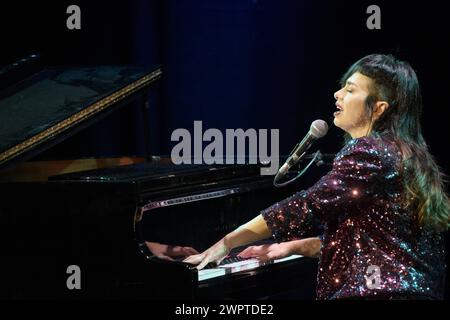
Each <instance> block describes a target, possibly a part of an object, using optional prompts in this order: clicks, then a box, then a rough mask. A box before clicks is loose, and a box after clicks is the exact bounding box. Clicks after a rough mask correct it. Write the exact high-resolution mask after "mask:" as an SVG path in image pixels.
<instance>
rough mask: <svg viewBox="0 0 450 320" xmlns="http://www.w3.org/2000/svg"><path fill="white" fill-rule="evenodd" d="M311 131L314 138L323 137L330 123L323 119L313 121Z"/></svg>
mask: <svg viewBox="0 0 450 320" xmlns="http://www.w3.org/2000/svg"><path fill="white" fill-rule="evenodd" d="M309 131H310V132H311V134H312V135H313V136H314V138H322V137H323V136H324V135H326V134H327V132H328V124H327V123H326V122H325V121H323V120H315V121H313V123H311V127H310V128H309Z"/></svg>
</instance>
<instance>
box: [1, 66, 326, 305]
mask: <svg viewBox="0 0 450 320" xmlns="http://www.w3.org/2000/svg"><path fill="white" fill-rule="evenodd" d="M160 76H161V69H160V68H159V67H157V68H155V69H153V70H150V71H142V70H137V69H134V68H125V67H123V68H119V67H96V68H93V67H91V68H88V69H80V68H72V69H66V70H44V71H43V72H40V73H39V74H38V75H33V76H32V77H31V78H30V79H27V81H29V82H27V81H25V82H22V83H20V84H19V85H17V86H13V87H9V88H7V90H5V91H3V92H2V95H1V99H0V106H1V107H2V110H0V115H1V116H2V117H8V119H5V118H2V119H1V121H2V123H4V124H5V125H8V123H12V125H10V126H9V127H8V128H5V129H4V128H2V129H1V130H2V131H3V132H2V136H3V137H6V136H9V138H10V139H9V140H4V143H3V145H2V150H1V159H0V165H1V166H2V171H1V172H0V180H1V182H0V192H1V195H2V201H1V202H0V240H1V254H0V259H1V261H2V263H1V267H0V277H1V278H0V279H1V280H0V282H1V283H2V286H1V289H0V296H1V298H3V299H5V298H6V299H55V298H61V299H72V298H73V299H80V298H81V299H82V298H89V299H92V298H94V299H109V298H112V299H114V298H128V299H180V298H181V299H211V298H217V299H242V298H250V299H265V298H277V297H278V298H283V297H284V298H285V297H291V298H292V297H295V298H300V299H313V298H314V287H315V281H316V276H315V274H316V267H317V261H316V260H315V259H313V258H307V257H292V258H290V259H287V260H283V261H274V262H271V263H268V264H264V265H261V264H258V263H255V262H252V263H247V264H245V263H244V265H239V264H237V265H233V262H230V265H229V266H228V265H224V266H221V267H217V268H215V267H214V268H208V269H206V270H203V271H200V272H199V271H197V270H196V269H195V268H193V267H192V266H190V265H187V264H185V263H183V262H182V261H165V260H163V259H160V258H158V257H156V256H155V255H154V254H153V253H152V252H151V251H150V250H148V247H147V245H146V243H147V242H154V241H157V242H160V243H164V244H167V245H174V246H175V245H182V246H191V247H194V248H195V249H196V250H198V251H201V250H204V249H206V248H207V247H209V246H210V245H211V244H213V243H214V242H215V241H217V240H218V239H219V238H220V237H222V236H223V235H225V234H226V233H227V232H229V231H231V230H233V229H235V228H236V227H238V226H239V225H241V224H242V223H243V222H246V221H247V220H249V219H251V218H252V217H254V216H255V215H256V214H257V213H258V211H259V210H261V209H263V208H265V207H267V206H269V205H271V204H272V203H274V202H276V201H279V200H281V199H283V198H285V197H287V196H289V195H290V194H292V193H294V192H295V191H296V190H298V188H299V185H298V184H292V185H291V186H289V187H286V188H275V187H273V185H272V177H271V176H262V175H261V174H260V167H259V166H258V165H213V166H207V165H179V166H176V165H173V164H172V163H171V161H170V159H168V158H159V157H153V158H151V157H150V158H146V159H143V158H135V157H127V158H120V159H101V160H99V159H94V160H93V159H71V160H67V161H65V162H64V161H47V162H45V163H43V162H37V163H33V162H32V161H30V160H29V159H32V157H33V156H35V155H37V154H39V153H41V152H43V151H44V150H46V149H48V148H50V147H52V146H54V145H57V144H61V143H64V142H65V140H66V139H67V138H68V137H70V136H72V135H74V134H76V132H78V131H80V130H83V128H86V127H88V126H92V125H94V124H95V123H96V122H97V121H98V120H99V119H101V118H102V117H105V116H107V115H108V114H109V113H110V112H112V111H114V110H115V109H117V108H119V107H120V106H126V105H127V103H129V102H130V101H132V100H133V99H142V101H144V100H145V99H143V98H142V97H143V96H145V94H146V91H147V90H148V89H149V87H150V85H151V84H152V83H153V82H155V81H156V80H157V79H158V78H159V77H160ZM86 78H87V79H88V80H86ZM108 79H109V80H108ZM44 82H45V83H44ZM40 86H41V87H40ZM86 87H87V88H88V89H90V91H88V90H87V88H86ZM45 88H47V89H48V88H52V90H54V92H49V91H48V90H47V91H45ZM58 88H60V89H61V91H59V92H58ZM82 89H84V90H85V91H83V90H82ZM42 90H44V91H45V92H42ZM64 90H66V91H64ZM80 90H81V93H80ZM83 94H84V95H85V96H84V99H80V96H82V95H83ZM27 95H31V96H27ZM32 95H35V96H32ZM20 96H22V98H20ZM23 97H25V98H23ZM75 97H78V98H75ZM71 98H72V99H71ZM14 99H16V100H14ZM27 99H28V101H35V102H36V103H37V104H36V106H40V107H42V106H44V105H48V104H49V103H52V102H55V101H56V102H58V103H59V104H58V103H54V104H53V105H52V107H53V108H54V109H52V110H50V111H51V112H50V111H49V112H48V115H51V116H52V117H51V119H50V118H49V119H47V120H48V121H45V116H46V114H45V113H40V112H38V111H37V113H38V114H37V115H36V116H35V117H34V119H33V118H29V119H25V120H24V119H22V118H23V117H24V116H23V114H21V112H32V111H33V110H32V109H31V108H32V106H31V105H29V104H26V103H24V102H23V101H26V100H27ZM33 99H34V100H33ZM36 99H37V100H36ZM39 99H41V100H39ZM52 99H53V100H52ZM67 102H68V103H67ZM21 103H22V104H21ZM8 108H9V110H8ZM20 108H23V109H20ZM27 108H28V109H27ZM21 117H22V118H21ZM50 120H51V121H50ZM39 121H42V123H40V122H39ZM149 159H150V160H149ZM26 160H28V161H26ZM93 162H94V163H95V165H93ZM98 164H101V165H98ZM61 168H63V170H61ZM36 176H37V177H36ZM238 262H239V261H238ZM71 266H76V267H77V268H79V270H80V279H81V288H71V287H70V286H69V285H68V282H69V281H70V279H71V275H72V273H71V270H73V269H71Z"/></svg>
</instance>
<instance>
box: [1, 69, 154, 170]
mask: <svg viewBox="0 0 450 320" xmlns="http://www.w3.org/2000/svg"><path fill="white" fill-rule="evenodd" d="M161 74H162V70H161V68H160V67H159V66H156V67H154V68H152V69H150V70H144V69H141V68H137V67H131V66H92V67H68V68H45V69H43V70H41V71H39V72H37V73H34V74H32V75H31V76H29V77H27V78H25V79H21V81H20V82H18V83H15V84H13V85H11V86H9V87H7V88H0V170H2V169H4V168H5V167H7V166H11V165H12V164H14V163H16V162H19V161H21V160H25V159H28V158H30V157H32V156H34V155H36V154H38V153H41V152H43V151H44V150H45V149H48V148H49V147H51V146H52V145H54V144H55V143H58V142H59V141H61V140H63V139H65V138H67V137H69V136H70V135H73V134H74V133H75V132H77V131H79V130H81V129H82V128H84V127H86V126H88V125H90V124H92V123H93V122H96V121H98V120H100V119H101V118H102V117H103V116H105V115H106V114H108V113H109V112H111V111H113V110H114V109H116V108H117V107H119V106H121V105H123V104H124V103H125V102H126V101H127V100H128V99H129V98H131V97H132V96H133V94H135V93H137V92H138V91H141V90H142V89H145V88H147V87H148V86H149V85H150V84H151V83H153V82H154V81H156V80H157V79H158V78H160V77H161Z"/></svg>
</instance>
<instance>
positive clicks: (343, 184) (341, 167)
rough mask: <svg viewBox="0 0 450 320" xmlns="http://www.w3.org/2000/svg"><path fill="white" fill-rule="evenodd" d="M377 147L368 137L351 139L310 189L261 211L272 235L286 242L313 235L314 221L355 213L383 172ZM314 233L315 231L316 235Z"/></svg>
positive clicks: (324, 221)
mask: <svg viewBox="0 0 450 320" xmlns="http://www.w3.org/2000/svg"><path fill="white" fill-rule="evenodd" d="M382 152H383V150H380V146H379V145H377V144H373V143H371V140H370V139H366V138H359V139H354V140H351V141H350V142H349V143H348V144H347V145H346V146H345V147H344V148H343V149H342V150H341V151H340V152H339V153H338V154H337V156H336V158H335V159H334V162H333V168H332V170H331V171H330V172H329V173H328V174H326V175H325V176H323V177H322V178H321V179H320V180H319V181H317V182H316V183H315V184H314V185H313V186H312V187H311V188H309V189H307V190H303V191H300V192H298V193H296V194H294V195H293V196H291V197H289V198H287V199H284V200H282V201H280V202H278V203H275V204H274V205H272V206H271V207H269V208H267V209H265V210H263V211H262V212H261V214H262V216H263V217H264V219H265V221H266V223H267V225H268V227H269V229H270V230H271V232H272V235H273V236H274V238H275V239H276V240H278V241H289V240H293V239H298V238H304V237H306V236H312V235H314V232H316V227H317V224H318V222H317V221H320V223H327V222H329V221H330V220H333V219H335V218H337V216H338V215H339V214H345V213H346V212H347V211H348V212H355V210H354V206H364V203H365V202H368V201H370V199H371V195H372V194H373V190H374V188H376V187H377V179H379V177H380V176H381V175H383V173H384V164H383V161H382V159H381V155H380V153H382ZM316 235H317V234H316Z"/></svg>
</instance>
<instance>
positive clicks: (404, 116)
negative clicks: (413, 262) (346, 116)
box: [341, 54, 450, 231]
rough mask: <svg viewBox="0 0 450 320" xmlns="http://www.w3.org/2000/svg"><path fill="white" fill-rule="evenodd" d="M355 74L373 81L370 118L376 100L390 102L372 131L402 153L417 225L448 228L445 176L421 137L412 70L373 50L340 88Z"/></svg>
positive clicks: (419, 98)
mask: <svg viewBox="0 0 450 320" xmlns="http://www.w3.org/2000/svg"><path fill="white" fill-rule="evenodd" d="M355 72H359V73H361V74H363V75H365V76H367V77H369V78H371V79H372V81H373V86H372V88H371V90H370V91H371V92H370V94H369V96H368V98H367V100H366V111H367V114H368V116H369V117H370V119H371V118H372V112H373V107H374V105H375V103H376V102H377V101H386V102H388V103H389V107H388V108H387V109H386V110H385V111H384V112H383V114H382V115H381V116H380V117H379V118H378V119H377V120H376V121H375V122H374V123H373V125H372V132H379V133H388V134H390V135H392V137H393V139H394V141H395V142H396V143H397V145H398V146H399V148H400V150H401V152H402V154H403V167H404V168H405V170H404V171H403V172H404V175H403V176H404V183H405V186H406V190H407V195H406V200H405V205H406V206H409V207H412V209H413V210H414V211H415V212H417V219H418V222H419V223H420V225H422V226H424V225H430V226H432V227H434V228H436V229H438V230H440V231H443V230H447V228H448V227H449V211H450V210H449V209H450V203H449V198H448V196H447V195H446V193H445V188H444V175H443V174H442V172H441V170H440V168H439V166H438V165H437V164H436V161H435V160H434V158H433V156H432V155H431V154H430V152H429V151H428V146H427V144H426V142H425V140H424V138H423V136H422V128H421V125H420V118H421V114H422V96H421V93H420V87H419V81H418V79H417V76H416V73H415V72H414V70H413V69H412V68H411V66H410V65H409V64H408V63H407V62H404V61H400V60H397V59H396V58H395V57H393V56H392V55H383V54H372V55H368V56H366V57H364V58H362V59H360V60H359V61H357V62H355V63H354V64H353V65H352V66H351V67H350V68H349V69H348V71H347V72H346V73H345V74H344V76H343V77H342V79H341V85H342V86H344V85H345V83H346V81H347V79H348V78H349V77H350V76H351V75H352V74H354V73H355ZM346 139H349V136H348V135H347V136H346Z"/></svg>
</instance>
